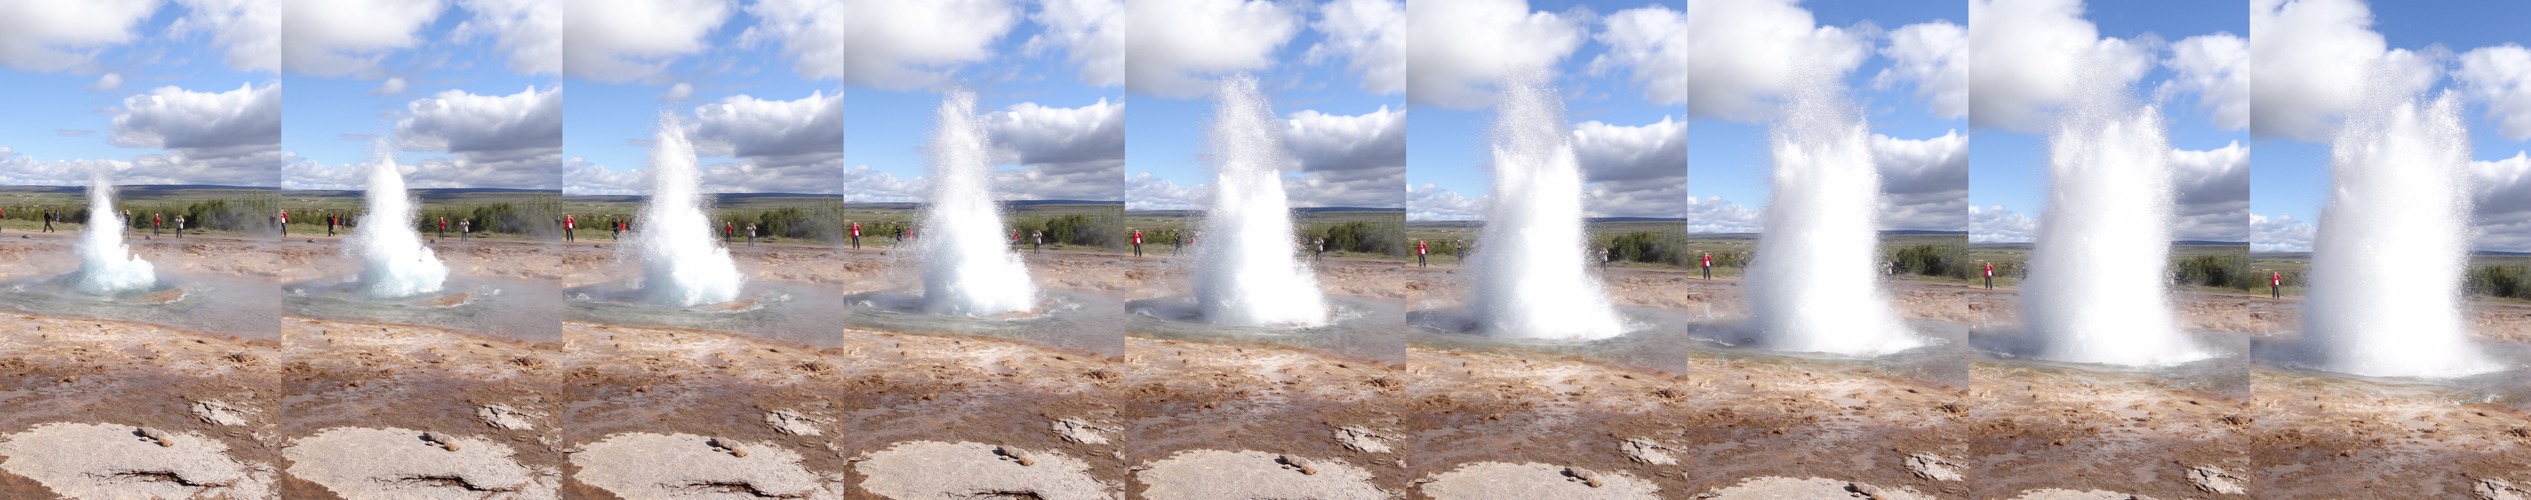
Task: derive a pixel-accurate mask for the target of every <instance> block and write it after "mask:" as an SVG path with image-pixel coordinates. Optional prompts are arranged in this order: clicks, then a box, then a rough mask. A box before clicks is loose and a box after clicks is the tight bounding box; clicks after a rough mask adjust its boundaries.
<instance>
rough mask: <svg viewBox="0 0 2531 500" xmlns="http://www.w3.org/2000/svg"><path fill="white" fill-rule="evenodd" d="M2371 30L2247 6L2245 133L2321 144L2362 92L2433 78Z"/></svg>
mask: <svg viewBox="0 0 2531 500" xmlns="http://www.w3.org/2000/svg"><path fill="white" fill-rule="evenodd" d="M2372 25H2373V13H2372V10H2371V9H2370V8H2368V7H2366V6H2365V5H2364V3H2363V2H2360V1H2358V0H2293V1H2286V0H2252V1H2251V2H2250V63H2249V64H2250V89H2251V95H2253V96H2255V97H2253V98H2252V99H2251V101H2250V133H2252V134H2256V135H2259V136H2263V137H2282V138H2287V139H2294V140H2299V141H2307V142H2326V141H2328V140H2329V135H2330V133H2331V132H2333V131H2335V130H2336V129H2337V125H2338V123H2339V122H2340V121H2341V120H2342V119H2343V118H2344V115H2345V114H2346V113H2347V112H2349V111H2352V110H2354V109H2355V108H2356V107H2357V106H2359V105H2362V104H2363V102H2364V101H2365V99H2366V98H2367V96H2366V93H2367V92H2376V93H2380V94H2379V95H2405V94H2409V93H2414V92H2416V91H2418V90H2421V89H2424V88H2425V87H2426V86H2428V85H2432V84H2433V82H2434V81H2435V80H2436V79H2437V78H2439V76H2440V75H2438V74H2437V73H2438V72H2439V71H2440V68H2439V67H2438V66H2437V64H2436V63H2435V62H2434V61H2432V60H2431V59H2430V58H2428V57H2427V56H2425V55H2422V54H2418V53H2415V52H2411V51H2408V50H2393V49H2389V48H2388V47H2389V44H2388V42H2386V41H2384V40H2383V38H2382V35H2381V34H2380V33H2375V32H2373V30H2372ZM1980 91H1981V92H1983V91H1984V89H1980Z"/></svg>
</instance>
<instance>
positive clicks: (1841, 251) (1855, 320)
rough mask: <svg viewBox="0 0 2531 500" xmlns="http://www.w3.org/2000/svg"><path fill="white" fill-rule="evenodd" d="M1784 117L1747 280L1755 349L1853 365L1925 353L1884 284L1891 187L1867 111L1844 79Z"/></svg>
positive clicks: (1822, 83)
mask: <svg viewBox="0 0 2531 500" xmlns="http://www.w3.org/2000/svg"><path fill="white" fill-rule="evenodd" d="M1783 113H1784V114H1783V116H1782V117H1780V118H1778V121H1777V122H1776V123H1775V126H1774V130H1773V131H1772V133H1771V134H1770V135H1771V137H1770V145H1771V149H1772V152H1773V154H1774V157H1775V166H1774V170H1773V172H1772V175H1770V176H1769V178H1768V189H1769V191H1768V199H1767V205H1766V213H1765V214H1764V215H1763V216H1762V219H1761V221H1760V223H1759V232H1758V251H1757V261H1756V262H1754V263H1752V264H1751V265H1750V266H1749V272H1748V275H1747V276H1746V277H1745V279H1746V281H1747V285H1748V287H1749V289H1750V293H1749V309H1750V313H1751V316H1752V317H1751V326H1752V327H1754V328H1755V329H1756V331H1755V332H1754V333H1755V335H1754V338H1753V340H1755V341H1756V343H1757V344H1759V345H1760V346H1762V347H1765V348H1768V349H1775V350H1781V351H1797V352H1822V353H1835V354H1844V355H1853V356H1870V355H1880V354H1888V353H1893V352H1898V351H1903V350H1907V349H1909V348H1914V347H1916V346H1920V345H1923V344H1924V340H1923V339H1921V338H1918V337H1917V336H1916V335H1915V334H1914V333H1913V332H1910V331H1908V329H1907V326H1906V325H1905V324H1904V323H1902V322H1900V321H1899V319H1898V312H1897V311H1896V310H1894V309H1892V308H1891V307H1890V304H1889V298H1888V296H1887V295H1886V294H1884V293H1882V291H1881V286H1880V282H1879V279H1878V278H1877V277H1876V276H1875V274H1876V273H1877V272H1878V270H1879V268H1880V266H1879V263H1880V261H1881V255H1880V222H1879V220H1878V219H1879V210H1880V199H1881V177H1880V172H1879V171H1878V170H1876V169H1875V167H1874V165H1873V160H1872V150H1871V142H1870V137H1871V136H1870V132H1869V130H1870V129H1869V128H1868V127H1867V126H1866V125H1865V124H1864V121H1863V118H1862V110H1861V109H1858V108H1856V107H1854V106H1853V105H1852V104H1850V103H1848V102H1847V101H1846V99H1845V95H1844V88H1843V87H1842V86H1841V84H1840V83H1839V82H1838V81H1837V80H1836V79H1833V78H1826V77H1814V78H1812V79H1811V81H1808V82H1805V83H1803V84H1801V85H1797V86H1795V87H1794V89H1793V90H1792V91H1791V92H1789V93H1788V95H1786V100H1785V102H1784V108H1783Z"/></svg>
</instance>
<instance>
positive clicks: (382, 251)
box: [343, 143, 448, 299]
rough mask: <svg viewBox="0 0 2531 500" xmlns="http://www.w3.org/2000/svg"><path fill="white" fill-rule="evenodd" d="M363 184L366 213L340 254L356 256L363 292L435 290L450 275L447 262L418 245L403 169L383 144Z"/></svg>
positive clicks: (398, 294)
mask: <svg viewBox="0 0 2531 500" xmlns="http://www.w3.org/2000/svg"><path fill="white" fill-rule="evenodd" d="M367 189H368V191H367V192H366V193H365V196H364V201H366V202H367V203H368V206H367V207H365V208H366V209H367V213H364V214H362V215H361V216H360V222H359V225H358V226H355V227H353V228H352V235H351V239H348V240H344V242H343V255H344V256H347V257H351V258H354V259H358V260H360V282H359V287H360V290H361V293H364V294H368V295H369V296H370V297H374V298H382V299H391V298H399V297H411V296H415V295H421V294H425V293H431V292H437V291H439V287H440V283H441V282H444V281H447V280H448V265H447V264H445V263H441V262H440V261H439V256H438V255H435V254H433V253H432V252H431V248H430V247H427V246H423V245H422V233H421V231H420V229H418V228H416V227H415V226H414V225H413V217H414V214H415V212H414V206H413V198H412V195H410V194H407V193H405V191H404V171H403V170H402V169H401V168H399V167H397V166H396V163H395V154H394V153H393V152H392V151H389V150H388V149H387V147H386V146H385V145H384V144H383V143H381V144H380V145H379V146H378V161H377V163H376V164H374V165H371V166H370V167H369V186H368V188H367Z"/></svg>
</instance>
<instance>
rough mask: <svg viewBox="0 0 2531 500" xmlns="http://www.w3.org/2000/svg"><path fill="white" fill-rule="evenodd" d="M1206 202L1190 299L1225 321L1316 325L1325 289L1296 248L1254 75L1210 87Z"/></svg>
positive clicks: (1270, 119) (1279, 155)
mask: <svg viewBox="0 0 2531 500" xmlns="http://www.w3.org/2000/svg"><path fill="white" fill-rule="evenodd" d="M1213 109H1214V113H1217V115H1215V116H1214V118H1213V131H1212V143H1213V144H1212V146H1213V156H1214V158H1213V162H1214V164H1215V165H1214V171H1213V205H1212V207H1211V209H1210V210H1208V211H1206V212H1205V213H1204V227H1203V232H1202V233H1201V234H1203V235H1204V239H1203V240H1202V241H1203V244H1201V245H1197V246H1196V248H1195V262H1196V269H1195V299H1196V302H1197V303H1198V304H1200V305H1201V306H1202V307H1203V311H1204V319H1205V320H1207V321H1211V322H1213V323H1217V324H1225V325H1245V326H1259V325H1285V326H1318V325H1323V324H1326V323H1327V296H1326V294H1324V293H1322V292H1320V291H1319V289H1318V275H1317V274H1316V273H1315V272H1312V271H1311V270H1310V268H1309V265H1308V264H1306V263H1303V262H1301V259H1300V258H1299V256H1298V252H1295V251H1294V250H1296V249H1297V247H1298V243H1297V241H1296V240H1295V239H1294V233H1293V232H1292V208H1291V204H1290V202H1289V201H1287V200H1285V199H1284V194H1283V168H1284V167H1286V166H1290V165H1292V163H1293V162H1292V159H1291V157H1290V156H1288V155H1286V154H1284V150H1283V138H1282V135H1281V132H1282V131H1281V130H1280V129H1278V128H1277V127H1276V125H1277V123H1276V122H1275V120H1274V111H1273V109H1272V108H1271V107H1270V106H1268V105H1267V103H1266V98H1265V95H1264V93H1262V92H1259V91H1258V90H1257V80H1256V78H1252V77H1249V76H1245V75H1241V76H1235V77H1231V78H1227V79H1224V80H1222V84H1221V88H1220V89H1219V90H1217V91H1215V92H1214V94H1213Z"/></svg>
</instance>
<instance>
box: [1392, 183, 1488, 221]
mask: <svg viewBox="0 0 2531 500" xmlns="http://www.w3.org/2000/svg"><path fill="white" fill-rule="evenodd" d="M1483 213H1485V197H1484V196H1474V197H1470V196H1464V195H1460V194H1459V193H1458V192H1455V191H1451V190H1450V189H1449V188H1444V187H1441V186H1440V185H1436V184H1432V183H1425V184H1424V185H1421V186H1415V187H1413V188H1409V189H1407V190H1406V220H1410V221H1449V220H1477V218H1478V216H1479V214H1483Z"/></svg>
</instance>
